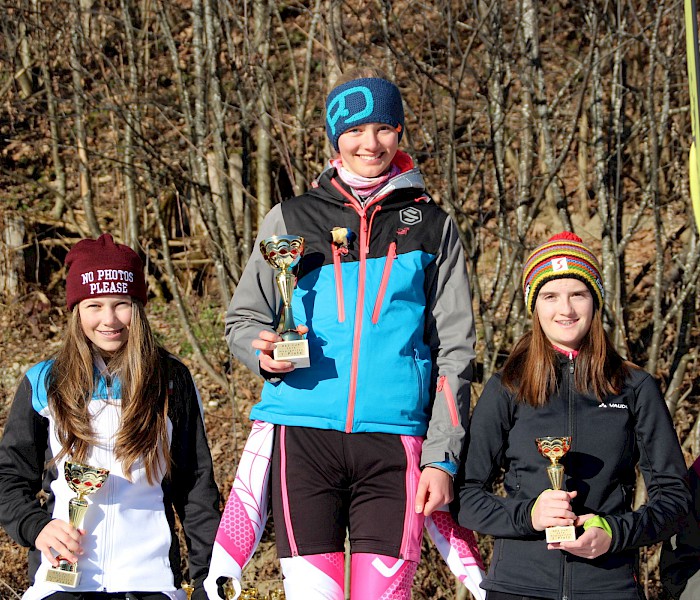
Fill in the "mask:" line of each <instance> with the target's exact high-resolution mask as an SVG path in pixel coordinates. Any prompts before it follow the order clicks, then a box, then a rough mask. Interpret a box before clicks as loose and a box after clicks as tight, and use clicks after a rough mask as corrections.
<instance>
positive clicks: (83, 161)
mask: <svg viewBox="0 0 700 600" xmlns="http://www.w3.org/2000/svg"><path fill="white" fill-rule="evenodd" d="M71 4H72V12H73V21H72V27H71V32H70V35H71V43H70V45H69V48H70V67H71V76H72V79H73V107H74V109H75V140H76V145H77V150H78V171H79V176H80V197H81V199H82V202H83V210H84V211H85V219H86V221H87V226H88V229H89V230H90V234H91V235H92V236H93V237H98V236H99V235H100V233H102V232H101V230H100V225H99V223H98V222H97V215H96V214H95V207H94V204H93V197H92V177H91V172H90V163H89V160H88V150H87V146H88V144H87V131H86V129H85V98H84V96H85V92H84V88H83V67H82V65H81V63H80V55H81V53H82V39H83V33H82V30H81V10H80V8H81V7H80V5H79V4H78V1H77V0H71Z"/></svg>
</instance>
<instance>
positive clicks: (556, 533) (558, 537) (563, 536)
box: [545, 525, 576, 544]
mask: <svg viewBox="0 0 700 600" xmlns="http://www.w3.org/2000/svg"><path fill="white" fill-rule="evenodd" d="M545 532H546V535H547V543H548V544H555V543H557V542H575V541H576V528H575V527H574V526H573V525H566V526H562V527H547V529H545Z"/></svg>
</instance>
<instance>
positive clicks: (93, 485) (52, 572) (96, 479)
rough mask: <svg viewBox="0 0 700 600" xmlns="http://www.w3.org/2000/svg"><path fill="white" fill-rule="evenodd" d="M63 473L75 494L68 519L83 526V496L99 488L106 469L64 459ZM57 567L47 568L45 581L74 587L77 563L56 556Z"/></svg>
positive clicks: (77, 580) (104, 479)
mask: <svg viewBox="0 0 700 600" xmlns="http://www.w3.org/2000/svg"><path fill="white" fill-rule="evenodd" d="M63 472H64V475H65V478H66V482H67V483H68V487H70V489H72V490H73V491H74V492H75V493H76V494H78V495H77V496H76V497H75V498H71V499H70V501H69V502H68V520H69V522H70V524H71V525H72V526H73V527H75V528H76V529H80V528H81V527H82V526H83V519H84V518H85V513H86V512H87V508H88V502H87V500H86V499H85V496H87V495H88V494H92V493H94V492H96V491H97V490H99V489H100V488H101V487H102V486H103V485H104V482H105V481H106V479H107V477H108V476H109V471H108V470H107V469H102V468H99V467H88V466H87V465H81V464H80V463H76V462H70V461H66V463H65V466H64V470H63ZM57 558H58V567H51V568H49V570H48V572H47V573H46V581H50V582H52V583H60V584H61V585H65V586H66V587H75V586H76V585H78V582H79V581H80V571H78V565H77V564H73V563H71V562H69V561H68V560H66V559H65V558H63V557H61V556H58V557H57Z"/></svg>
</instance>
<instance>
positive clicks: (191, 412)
mask: <svg viewBox="0 0 700 600" xmlns="http://www.w3.org/2000/svg"><path fill="white" fill-rule="evenodd" d="M66 266H67V267H68V275H67V280H66V301H67V305H68V309H69V310H70V311H71V315H70V318H69V323H68V326H67V330H66V332H65V338H64V341H63V344H62V345H61V347H60V349H59V350H58V352H57V354H56V356H55V357H53V358H51V359H50V360H46V361H43V362H41V363H39V364H37V365H35V366H33V367H32V368H30V369H29V371H28V372H27V374H26V375H25V377H24V379H23V380H22V383H21V384H20V386H19V389H18V391H17V394H16V396H15V399H14V403H13V405H12V409H11V412H10V416H9V418H8V421H7V425H6V426H5V433H4V435H3V438H2V440H1V441H0V490H1V493H0V524H1V525H2V526H3V527H4V528H5V529H6V531H7V532H8V533H9V534H10V536H11V537H12V538H13V539H14V540H15V541H17V542H18V543H19V544H21V545H23V546H28V547H29V548H30V549H31V550H30V553H29V571H30V579H31V580H32V586H31V587H30V588H29V589H28V590H27V591H26V592H25V594H24V596H23V598H25V599H26V600H39V599H41V598H52V599H53V600H112V599H115V600H118V599H123V600H126V599H127V598H128V599H130V600H156V599H158V600H160V599H166V598H170V599H173V600H174V599H175V598H180V597H181V596H182V595H183V592H182V591H181V590H180V585H181V582H182V574H181V571H180V557H179V541H178V539H177V536H176V535H175V532H174V528H173V524H174V521H175V513H177V514H178V516H179V518H180V520H181V522H182V525H183V528H184V531H185V535H186V537H187V546H188V548H189V568H190V573H189V575H190V578H191V579H192V580H194V584H195V591H194V595H193V598H206V595H205V594H204V590H203V588H202V587H201V582H202V581H203V579H204V578H205V576H206V574H207V566H208V564H209V559H210V555H211V548H212V544H213V541H214V536H215V535H216V529H217V526H218V522H219V496H218V490H217V487H216V484H215V482H214V475H213V469H212V461H211V455H210V453H209V448H208V445H207V440H206V435H205V430H204V422H203V414H202V406H201V400H200V397H199V393H198V391H197V388H196V386H195V384H194V381H193V379H192V376H191V375H190V373H189V371H188V369H187V367H185V365H183V364H182V363H181V362H180V361H179V360H178V359H177V358H175V357H174V356H172V355H170V354H168V353H167V352H166V351H165V350H164V349H163V348H161V347H160V346H159V345H158V344H157V342H156V340H155V338H154V335H153V332H152V330H151V327H150V325H149V323H148V319H147V318H146V313H145V311H144V305H145V304H146V301H147V287H146V280H145V278H144V272H143V264H142V262H141V259H140V258H139V256H138V255H137V254H136V253H135V252H134V251H133V250H132V249H131V248H129V247H128V246H124V245H120V244H117V243H115V242H114V240H113V239H112V236H111V235H109V234H104V235H102V236H100V237H99V238H98V239H97V240H82V241H81V242H79V243H78V244H76V245H75V246H74V247H73V248H72V249H71V251H70V252H69V253H68V256H67V257H66ZM76 465H77V466H76ZM80 465H87V466H89V467H91V468H92V469H91V470H93V471H95V472H101V473H104V470H107V471H109V475H108V476H107V478H106V480H104V481H102V480H101V479H100V478H99V477H98V478H93V479H90V478H89V477H87V476H86V475H85V474H84V473H85V469H84V468H83V467H81V466H80ZM71 469H73V470H71ZM69 479H70V481H68V480H69ZM81 479H82V480H83V483H82V484H81V485H83V486H84V485H86V483H85V482H86V481H87V482H88V485H90V484H91V485H92V487H93V488H94V489H95V491H94V492H93V493H90V494H88V495H86V496H85V500H86V501H87V510H86V511H85V515H84V518H83V522H82V523H80V522H79V520H76V519H75V517H74V518H73V519H71V513H74V512H75V511H74V510H73V509H71V510H70V511H69V502H70V501H71V499H74V498H75V497H76V491H77V490H76V482H77V481H79V480H81ZM39 492H43V495H44V496H45V497H46V501H45V502H40V501H39V500H38V499H37V494H38V493H39ZM73 504H75V500H73Z"/></svg>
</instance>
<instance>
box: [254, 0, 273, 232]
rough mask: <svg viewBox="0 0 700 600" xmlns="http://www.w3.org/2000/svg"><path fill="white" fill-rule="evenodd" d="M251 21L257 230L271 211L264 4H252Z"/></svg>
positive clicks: (266, 15)
mask: <svg viewBox="0 0 700 600" xmlns="http://www.w3.org/2000/svg"><path fill="white" fill-rule="evenodd" d="M253 19H254V27H255V41H254V48H255V49H256V51H257V54H258V61H259V64H260V68H258V69H256V75H257V78H258V80H257V84H258V86H259V89H260V95H259V96H258V124H257V129H256V136H255V139H256V149H255V150H256V151H255V173H256V178H255V195H256V196H257V199H258V204H257V208H258V229H259V228H260V226H261V225H262V222H263V219H264V218H265V215H266V214H267V213H268V212H269V211H270V208H272V187H271V185H270V164H271V160H270V159H271V151H272V142H271V140H270V135H271V127H270V126H271V119H270V106H271V104H272V103H271V98H270V86H269V81H268V78H269V75H268V70H267V69H268V58H269V54H270V41H269V35H270V7H269V4H268V0H253Z"/></svg>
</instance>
